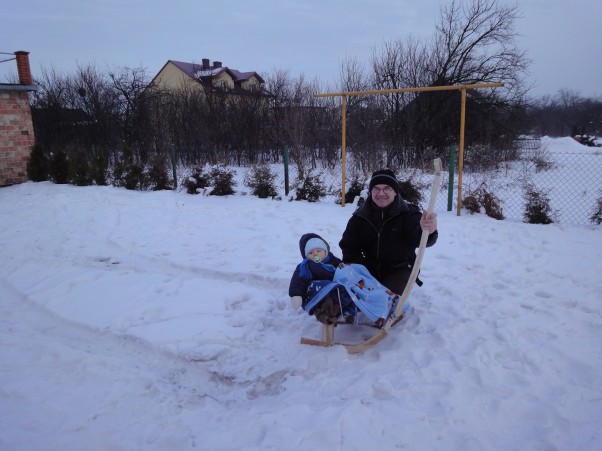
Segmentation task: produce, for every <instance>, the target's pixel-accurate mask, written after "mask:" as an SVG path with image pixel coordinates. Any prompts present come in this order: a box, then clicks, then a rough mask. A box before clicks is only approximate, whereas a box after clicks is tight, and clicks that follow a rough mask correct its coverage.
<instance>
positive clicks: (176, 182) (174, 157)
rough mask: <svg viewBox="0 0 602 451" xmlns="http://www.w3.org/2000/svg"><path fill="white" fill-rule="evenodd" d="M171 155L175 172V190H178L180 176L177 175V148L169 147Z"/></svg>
mask: <svg viewBox="0 0 602 451" xmlns="http://www.w3.org/2000/svg"><path fill="white" fill-rule="evenodd" d="M169 154H170V156H171V169H172V171H173V184H174V189H177V188H178V176H177V174H176V147H175V146H174V145H173V144H170V145H169Z"/></svg>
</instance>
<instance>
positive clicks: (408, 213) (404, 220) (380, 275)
mask: <svg viewBox="0 0 602 451" xmlns="http://www.w3.org/2000/svg"><path fill="white" fill-rule="evenodd" d="M369 192H370V196H369V198H368V200H367V201H366V202H364V204H363V205H362V206H361V207H360V208H358V209H357V210H356V211H355V212H354V213H353V215H352V216H351V218H350V219H349V222H348V223H347V227H346V228H345V231H344V232H343V237H342V239H341V241H340V243H339V246H340V248H341V251H342V252H343V262H344V263H359V264H362V265H364V266H365V267H366V268H368V270H369V271H370V273H371V274H372V275H373V276H374V277H376V279H377V280H378V281H379V282H380V283H382V284H383V285H384V286H385V287H387V288H388V289H390V290H391V291H393V292H394V293H397V294H401V293H402V292H403V290H404V288H405V286H406V284H407V282H408V279H409V278H410V273H411V272H412V266H413V265H414V261H415V260H416V248H418V246H419V245H420V238H421V236H422V230H423V229H424V230H427V231H428V232H429V236H428V241H427V244H426V245H427V246H432V245H433V244H435V242H436V241H437V237H438V232H437V214H436V213H434V212H433V213H430V214H428V215H427V214H426V212H424V213H421V212H420V210H419V208H418V207H417V206H416V205H413V204H410V203H408V202H406V201H405V200H403V199H402V198H401V196H400V195H399V182H398V181H397V179H396V178H395V174H394V173H393V171H390V170H388V169H383V170H380V171H376V172H374V173H373V174H372V178H371V179H370V184H369Z"/></svg>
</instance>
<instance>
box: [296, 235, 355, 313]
mask: <svg viewBox="0 0 602 451" xmlns="http://www.w3.org/2000/svg"><path fill="white" fill-rule="evenodd" d="M299 250H300V251H301V256H302V257H303V261H302V262H301V263H299V264H298V265H297V267H296V268H295V272H294V273H293V276H292V278H291V283H290V286H289V289H288V294H289V296H290V297H291V303H292V305H293V308H294V309H295V310H298V309H299V307H303V309H305V310H306V311H307V313H308V314H310V315H315V316H316V319H317V320H318V321H320V322H321V323H324V324H334V323H336V322H337V320H338V318H339V316H340V315H341V313H343V314H345V315H346V316H351V315H353V314H354V312H355V311H354V307H353V303H352V302H351V298H350V297H349V295H348V294H347V292H346V291H345V290H344V289H340V287H341V286H340V285H339V284H338V283H336V282H333V281H332V280H333V278H334V274H335V271H336V268H337V267H338V266H339V265H340V264H341V260H340V259H339V258H337V257H335V256H334V255H333V254H331V253H330V247H329V246H328V243H327V242H326V241H325V240H324V239H323V238H322V237H321V236H320V235H317V234H315V233H306V234H305V235H303V236H302V237H301V239H300V240H299ZM351 320H352V319H351Z"/></svg>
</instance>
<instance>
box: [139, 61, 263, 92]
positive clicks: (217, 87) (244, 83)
mask: <svg viewBox="0 0 602 451" xmlns="http://www.w3.org/2000/svg"><path fill="white" fill-rule="evenodd" d="M263 83H264V80H263V78H261V77H260V76H259V74H258V73H257V72H240V71H238V70H236V69H231V68H229V67H223V66H222V63H221V61H214V62H213V64H211V63H210V61H209V59H207V58H203V59H202V63H201V64H196V63H184V62H181V61H173V60H169V61H167V63H165V65H164V66H163V67H162V68H161V70H160V71H159V72H158V73H157V75H156V76H155V78H153V80H152V81H151V83H150V85H149V87H151V88H153V87H155V88H159V89H162V90H166V91H177V90H180V89H187V88H193V89H202V92H204V93H205V94H206V95H210V94H212V93H223V94H228V95H233V96H234V95H249V94H261V93H263V91H262V89H263V88H262V85H263Z"/></svg>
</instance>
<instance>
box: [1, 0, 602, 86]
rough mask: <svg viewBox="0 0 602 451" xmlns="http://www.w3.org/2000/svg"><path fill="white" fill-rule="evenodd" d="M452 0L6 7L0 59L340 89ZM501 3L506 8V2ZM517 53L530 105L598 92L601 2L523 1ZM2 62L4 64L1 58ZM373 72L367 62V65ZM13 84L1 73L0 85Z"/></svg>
mask: <svg viewBox="0 0 602 451" xmlns="http://www.w3.org/2000/svg"><path fill="white" fill-rule="evenodd" d="M448 3H449V0H421V1H414V0H252V1H248V0H246V1H240V0H228V1H221V0H213V1H207V0H197V1H194V0H193V1H186V0H168V1H162V2H157V1H153V0H146V1H140V0H134V1H128V0H104V1H94V0H89V1H79V0H77V1H76V0H55V1H51V2H49V1H47V0H2V7H1V8H0V51H1V52H14V51H16V50H26V51H29V52H30V61H31V66H32V71H33V75H34V78H35V77H36V76H38V75H39V74H40V68H41V67H45V68H50V67H54V69H56V70H58V71H60V72H62V73H64V74H70V73H73V72H74V70H75V67H76V65H77V64H78V63H80V64H84V65H85V64H88V63H94V64H96V65H97V66H100V67H101V68H103V67H105V65H108V66H110V67H112V68H113V67H123V66H129V67H138V66H143V67H145V68H146V69H147V71H148V73H149V75H150V76H151V77H152V76H154V75H155V74H156V73H157V72H158V71H159V70H160V69H161V67H162V66H163V65H164V64H165V63H166V62H167V61H168V60H170V59H173V60H178V61H187V62H200V61H201V59H202V58H209V59H210V60H211V61H214V60H217V61H222V63H223V65H224V66H228V67H231V68H233V69H238V70H240V71H256V72H258V73H259V74H260V75H261V74H262V73H263V74H265V73H267V72H271V71H273V70H274V69H286V70H289V71H290V73H291V75H292V76H296V75H298V74H300V73H304V74H305V75H306V76H307V77H309V78H310V79H313V78H319V79H320V80H321V81H322V82H324V83H325V84H329V85H331V86H334V83H335V81H336V79H337V77H338V74H339V67H340V63H341V61H342V60H343V59H344V58H345V57H346V56H350V57H355V58H357V59H360V60H363V61H365V62H366V63H368V61H369V60H370V56H371V54H372V50H373V49H374V48H376V49H380V48H382V43H383V42H384V41H386V40H392V39H398V38H405V37H407V36H408V35H409V34H412V35H414V36H417V37H422V38H427V37H429V36H430V35H432V33H433V31H434V28H435V23H436V21H437V19H438V18H439V9H440V5H442V4H448ZM500 3H503V2H500ZM519 7H520V9H521V11H522V12H523V16H524V17H523V18H522V19H519V20H518V21H517V23H516V28H517V32H518V33H519V34H520V35H521V36H519V41H518V44H519V45H520V46H521V47H522V48H524V49H525V50H527V52H528V54H529V57H530V58H531V59H532V60H533V64H532V66H531V73H532V74H531V81H533V82H535V83H536V84H537V86H536V87H535V88H534V89H533V90H532V91H531V94H532V95H535V96H540V95H543V94H556V93H557V91H558V90H559V89H561V88H568V89H571V90H575V91H577V92H579V93H580V94H581V95H584V96H593V95H600V94H602V86H601V85H602V81H601V80H602V25H601V24H602V1H601V0H521V1H520V2H519ZM0 57H2V58H0V60H3V59H6V58H4V57H7V55H0ZM366 67H368V66H367V64H366ZM11 72H12V74H16V64H15V62H14V61H10V62H4V63H1V64H0V81H4V82H5V81H6V77H7V75H8V74H9V73H11Z"/></svg>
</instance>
